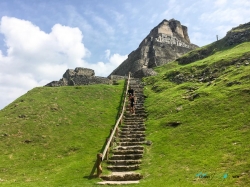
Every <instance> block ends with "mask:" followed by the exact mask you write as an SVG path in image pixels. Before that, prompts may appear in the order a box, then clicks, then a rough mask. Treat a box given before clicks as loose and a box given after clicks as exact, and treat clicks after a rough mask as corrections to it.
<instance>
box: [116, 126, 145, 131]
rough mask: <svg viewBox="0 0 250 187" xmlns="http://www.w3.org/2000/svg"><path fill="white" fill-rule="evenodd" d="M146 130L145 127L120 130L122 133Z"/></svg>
mask: <svg viewBox="0 0 250 187" xmlns="http://www.w3.org/2000/svg"><path fill="white" fill-rule="evenodd" d="M145 130H146V127H135V128H133V127H123V128H122V129H121V131H122V132H124V131H145Z"/></svg>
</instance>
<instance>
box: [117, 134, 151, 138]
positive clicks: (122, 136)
mask: <svg viewBox="0 0 250 187" xmlns="http://www.w3.org/2000/svg"><path fill="white" fill-rule="evenodd" d="M142 137H144V138H145V137H146V135H145V134H127V135H122V134H120V135H119V138H142Z"/></svg>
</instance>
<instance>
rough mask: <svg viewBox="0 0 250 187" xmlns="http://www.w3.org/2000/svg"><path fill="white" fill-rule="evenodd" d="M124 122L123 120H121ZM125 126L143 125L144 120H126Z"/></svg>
mask: <svg viewBox="0 0 250 187" xmlns="http://www.w3.org/2000/svg"><path fill="white" fill-rule="evenodd" d="M123 121H124V122H125V120H123ZM125 123H126V125H129V124H144V120H138V121H136V120H126V122H125Z"/></svg>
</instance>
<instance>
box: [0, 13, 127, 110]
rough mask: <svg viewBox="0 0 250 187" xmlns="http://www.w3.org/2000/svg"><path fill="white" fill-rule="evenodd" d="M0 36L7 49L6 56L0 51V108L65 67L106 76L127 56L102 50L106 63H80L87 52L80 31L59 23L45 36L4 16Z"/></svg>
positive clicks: (61, 71)
mask: <svg viewBox="0 0 250 187" xmlns="http://www.w3.org/2000/svg"><path fill="white" fill-rule="evenodd" d="M0 33H1V34H3V36H4V41H5V44H6V46H7V53H6V55H3V53H2V51H1V50H0V97H1V99H0V109H1V108H2V107H4V106H5V105H6V104H8V103H10V102H12V101H13V100H14V99H16V98H17V97H18V96H20V95H22V94H24V93H25V92H27V91H28V90H30V89H32V88H33V87H36V86H43V85H45V84H46V83H49V82H50V81H53V80H59V79H60V78H61V77H62V75H63V73H64V72H65V71H66V70H67V69H68V68H75V67H86V68H92V69H94V70H95V72H96V75H98V76H105V75H106V76H107V75H108V73H111V71H112V70H113V69H115V68H116V67H117V65H119V64H120V63H121V62H122V61H123V60H124V59H125V58H126V57H127V56H126V55H125V56H122V55H119V54H113V55H111V56H110V50H106V51H105V53H106V57H107V58H108V62H107V63H103V62H98V63H96V64H90V63H88V62H86V61H84V58H86V57H88V56H89V55H90V52H89V50H88V49H87V48H86V47H85V46H84V44H83V43H82V39H83V35H82V32H81V31H80V30H79V29H78V28H71V27H68V26H63V25H60V24H55V25H54V26H53V27H52V29H51V32H50V33H45V32H44V31H42V30H41V29H40V28H39V27H37V26H36V25H34V24H32V23H31V22H29V21H26V20H21V19H17V18H14V17H6V16H4V17H2V19H1V24H0Z"/></svg>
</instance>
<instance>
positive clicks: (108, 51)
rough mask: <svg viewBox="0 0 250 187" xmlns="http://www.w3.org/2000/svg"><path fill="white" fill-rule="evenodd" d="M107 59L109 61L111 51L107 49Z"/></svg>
mask: <svg viewBox="0 0 250 187" xmlns="http://www.w3.org/2000/svg"><path fill="white" fill-rule="evenodd" d="M105 57H106V58H107V59H109V57H110V50H109V49H107V50H106V51H105Z"/></svg>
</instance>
